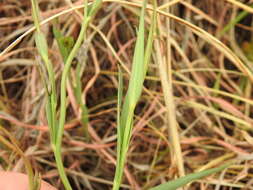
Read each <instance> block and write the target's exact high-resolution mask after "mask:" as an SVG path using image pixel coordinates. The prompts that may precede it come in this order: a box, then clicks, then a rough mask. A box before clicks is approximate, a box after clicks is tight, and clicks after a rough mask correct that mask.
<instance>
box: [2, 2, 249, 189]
mask: <svg viewBox="0 0 253 190" xmlns="http://www.w3.org/2000/svg"><path fill="white" fill-rule="evenodd" d="M138 2H139V1H126V2H116V0H111V1H105V3H104V4H103V8H102V11H100V12H99V14H98V15H97V16H96V19H95V20H94V21H93V23H92V25H91V27H90V28H89V30H88V35H87V37H88V40H87V41H85V43H84V44H83V45H82V47H81V49H80V51H79V53H78V56H77V57H76V58H75V61H74V62H77V61H82V60H83V59H86V61H87V65H86V66H85V68H84V70H83V75H82V84H83V89H82V92H83V93H82V97H83V99H84V101H85V103H86V104H87V106H88V110H89V123H88V131H89V135H90V140H89V141H88V140H87V139H85V131H84V128H83V127H82V125H81V124H80V108H79V105H78V103H77V101H76V99H75V95H74V91H73V86H74V85H76V83H75V81H76V75H75V70H76V65H75V63H73V66H72V67H71V70H70V80H69V82H68V84H67V93H68V103H67V123H66V125H65V128H66V130H65V133H64V138H63V147H62V151H63V157H64V165H65V167H66V169H67V173H68V174H69V178H70V182H71V184H72V186H73V189H75V190H79V189H90V190H96V189H97V190H102V189H111V187H112V183H113V177H114V171H115V164H116V117H117V113H116V110H117V97H116V96H117V87H118V81H117V80H118V79H117V78H118V76H117V75H118V69H117V63H118V62H120V63H121V64H124V71H123V75H124V79H125V80H124V81H125V83H127V81H128V79H129V70H130V67H131V62H132V56H133V47H134V43H135V39H136V27H137V26H138V17H137V16H136V14H138V13H139V9H138V7H139V6H140V4H139V3H138ZM158 2H159V6H160V7H159V8H158V13H159V20H158V32H157V39H156V41H155V43H156V44H155V46H154V50H153V57H152V61H151V63H150V67H149V69H148V77H146V81H145V84H144V85H145V88H144V93H143V94H142V97H141V100H140V102H139V104H138V106H137V109H136V111H135V123H134V129H133V138H132V139H131V144H130V148H129V152H128V162H127V167H126V168H125V170H124V174H125V179H124V185H123V187H125V188H126V189H130V188H131V189H148V188H150V187H153V186H155V185H157V184H160V183H162V182H164V181H167V180H171V179H174V178H175V177H177V176H180V175H183V173H184V171H185V173H186V174H188V173H192V172H195V171H202V170H204V169H208V168H212V167H215V166H217V165H221V164H223V163H226V162H228V161H230V160H235V161H236V164H234V165H232V166H231V167H229V168H228V169H226V170H224V171H223V172H222V173H219V174H215V175H212V176H209V177H208V178H205V179H202V180H199V181H197V182H194V183H192V184H190V185H189V186H188V187H187V188H188V189H189V190H190V189H193V190H195V189H201V190H209V189H210V190H228V189H233V190H236V189H243V188H244V189H245V190H246V189H252V186H253V181H252V177H253V168H252V159H253V137H252V135H253V126H252V125H253V120H252V114H253V110H252V105H253V101H252V82H253V74H252V71H253V69H252V59H250V56H249V55H248V54H247V55H246V53H245V51H246V52H252V53H253V49H249V48H250V46H247V47H246V48H248V49H246V50H245V46H242V44H244V43H245V42H250V43H252V41H251V40H252V39H251V38H252V31H251V30H249V29H250V27H252V12H253V9H252V8H250V7H249V6H247V5H249V3H246V1H245V2H243V1H240V2H241V3H240V2H239V1H235V0H233V1H232V0H227V1H225V0H224V1H222V0H220V1H215V0H202V1H200V0H198V1H197V0H196V1H194V0H185V1H182V0H181V1H180V0H175V1H173V0H172V1H166V0H164V1H162V0H160V1H158ZM81 3H82V1H76V2H73V4H70V3H69V1H67V0H65V1H64V0H55V1H45V0H41V1H40V8H41V11H42V17H43V18H42V19H43V20H44V25H43V27H42V30H43V32H44V34H45V35H46V36H47V40H48V46H49V55H50V58H51V60H52V61H53V65H54V70H55V76H56V81H57V88H59V84H60V78H59V77H60V75H61V70H62V67H63V62H62V59H61V56H60V53H59V50H58V48H57V44H56V40H55V39H54V38H53V34H52V24H53V19H52V18H57V25H58V27H59V28H60V29H61V31H62V32H63V33H64V34H66V35H68V36H73V37H74V38H75V39H76V38H77V36H78V33H79V30H80V22H81V18H80V15H81V12H79V9H77V8H80V7H81ZM0 5H1V6H0V15H1V18H0V51H1V53H0V109H1V113H0V119H1V120H0V122H1V123H0V126H3V127H4V128H5V129H7V130H8V131H9V132H10V134H11V135H12V138H13V139H15V141H16V142H17V144H18V146H19V147H20V149H21V150H23V152H24V155H26V156H27V157H28V158H29V159H30V161H31V163H32V166H33V168H34V170H36V171H37V172H40V173H41V175H42V178H43V179H45V180H47V181H48V182H49V183H51V184H53V185H54V186H55V187H58V188H59V189H63V186H62V184H61V183H60V181H59V176H58V173H57V170H56V165H55V161H54V157H53V153H52V150H51V148H50V143H49V134H48V127H47V122H46V116H45V102H46V97H45V89H44V86H43V81H42V80H41V78H40V75H39V71H38V67H37V66H38V64H41V58H40V57H39V56H38V52H37V51H36V49H35V48H34V33H33V32H32V31H33V30H34V29H33V28H32V23H33V22H32V18H31V5H30V1H29V0H22V1H18V0H16V1H15V0H5V1H3V2H0ZM76 6H77V7H76ZM168 6H171V7H170V8H169V9H170V10H169V11H170V12H169V13H168V12H167V11H168V10H167V9H168ZM148 9H149V10H151V9H152V8H151V6H148ZM242 9H245V10H247V11H249V12H250V14H249V15H248V16H247V17H246V18H245V19H243V20H242V21H241V23H239V24H238V25H236V26H235V27H234V28H231V30H230V31H229V32H228V33H226V34H224V35H223V36H222V37H220V32H221V30H222V29H223V27H224V26H225V25H226V24H227V23H229V21H231V20H233V19H235V17H236V15H237V14H238V12H239V11H241V10H242ZM166 12H167V13H166ZM150 17H151V11H150V12H149V14H148V15H147V17H146V23H147V28H148V24H149V23H150V22H151V20H150ZM166 18H170V20H169V22H168V20H167V21H166ZM168 29H170V31H171V32H170V33H168ZM27 31H28V32H27ZM167 42H169V45H168V43H167ZM169 47H171V52H168V51H167V50H168V48H169ZM242 47H244V48H242ZM86 53H87V58H85V55H86ZM169 55H171V56H169ZM170 62H171V65H170V64H168V63H170ZM165 63H167V64H168V65H165V67H168V70H165V71H164V72H165V74H169V76H170V74H171V76H172V78H170V77H169V78H168V79H169V80H168V81H166V77H165V78H163V77H164V75H163V74H162V73H161V71H162V70H161V68H160V72H159V65H160V66H161V65H163V64H165ZM160 78H161V80H165V81H164V83H162V82H161V80H160ZM170 79H172V80H170ZM166 86H169V87H171V88H172V89H173V94H170V93H171V91H170V88H169V89H166ZM125 90H126V89H125ZM58 95H59V94H58ZM173 95H174V97H173V99H172V97H171V96H173ZM171 105H173V107H174V109H173V110H172V111H173V112H172V113H171V114H168V115H167V111H168V110H170V109H171V108H173V107H170V106H171ZM173 125H174V127H175V128H174V131H175V129H177V130H178V137H176V138H177V139H176V140H175V141H177V140H178V142H179V143H180V144H177V145H175V144H176V143H174V144H173V141H171V138H170V136H171V135H175V134H172V131H173V130H168V127H171V126H173ZM1 135H2V136H4V137H5V138H6V139H7V140H9V141H10V142H12V141H11V140H10V137H9V136H6V134H5V133H1ZM173 137H175V136H173ZM175 146H177V148H178V149H179V150H178V151H179V152H180V151H181V152H182V161H181V163H180V162H177V161H180V153H178V154H179V157H177V159H175V158H174V156H173V152H172V151H171V150H173V149H174V148H175ZM180 146H181V147H180ZM0 158H1V159H0V167H1V168H0V169H2V170H12V171H20V172H24V162H23V160H22V158H21V157H20V155H18V154H16V153H15V152H14V151H13V150H10V149H9V148H8V147H6V146H2V145H1V150H0ZM182 162H183V163H182ZM182 167H183V168H182Z"/></svg>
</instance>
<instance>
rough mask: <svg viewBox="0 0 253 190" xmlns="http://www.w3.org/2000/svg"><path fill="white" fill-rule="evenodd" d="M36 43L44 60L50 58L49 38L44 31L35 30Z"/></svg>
mask: <svg viewBox="0 0 253 190" xmlns="http://www.w3.org/2000/svg"><path fill="white" fill-rule="evenodd" d="M35 43H36V46H37V49H38V51H39V53H40V55H41V57H42V59H43V60H48V47H47V40H46V38H45V36H44V34H43V33H42V32H38V31H36V32H35Z"/></svg>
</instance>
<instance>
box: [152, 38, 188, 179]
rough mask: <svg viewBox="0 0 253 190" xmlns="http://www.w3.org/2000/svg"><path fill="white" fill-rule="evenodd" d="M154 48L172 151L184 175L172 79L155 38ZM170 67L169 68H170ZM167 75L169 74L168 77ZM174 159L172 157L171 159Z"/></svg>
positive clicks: (179, 169) (180, 172)
mask: <svg viewBox="0 0 253 190" xmlns="http://www.w3.org/2000/svg"><path fill="white" fill-rule="evenodd" d="M155 49H156V53H157V55H156V58H157V62H158V66H159V72H160V76H161V83H162V89H163V94H164V101H165V105H166V108H167V120H168V122H169V123H168V125H169V126H168V129H169V133H170V138H171V143H172V148H173V153H174V154H175V159H176V161H177V167H178V171H179V175H180V176H184V165H183V156H182V151H181V146H180V141H179V134H178V130H177V121H176V114H175V105H174V100H173V99H174V98H173V94H172V92H173V90H172V81H171V80H170V79H171V73H170V75H169V73H168V72H167V71H168V69H167V66H166V60H165V57H164V56H163V55H162V54H161V51H162V50H161V48H160V43H159V40H157V39H156V40H155ZM170 69H171V68H169V70H170ZM168 76H170V77H169V78H170V79H169V78H168ZM173 160H174V159H173Z"/></svg>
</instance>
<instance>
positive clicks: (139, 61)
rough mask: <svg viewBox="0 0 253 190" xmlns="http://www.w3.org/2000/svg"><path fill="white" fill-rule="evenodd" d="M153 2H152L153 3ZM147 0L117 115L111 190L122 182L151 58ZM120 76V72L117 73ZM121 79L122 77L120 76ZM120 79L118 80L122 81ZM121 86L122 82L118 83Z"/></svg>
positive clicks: (152, 26)
mask: <svg viewBox="0 0 253 190" xmlns="http://www.w3.org/2000/svg"><path fill="white" fill-rule="evenodd" d="M154 2H155V1H153V3H154ZM146 6H147V0H145V1H143V4H142V9H141V14H140V19H139V20H140V22H139V28H138V33H137V40H136V44H135V50H134V57H133V64H132V71H131V76H130V81H129V86H128V90H127V93H126V97H125V101H124V103H123V106H122V110H121V112H120V113H118V130H117V165H116V172H115V177H114V183H113V190H118V189H119V187H120V184H121V181H122V176H123V169H124V165H125V161H126V157H127V151H128V147H129V143H130V139H131V132H132V128H133V116H134V110H135V107H136V104H137V102H138V99H139V98H140V96H141V93H142V87H143V82H144V79H145V76H146V72H147V68H148V62H149V60H150V56H151V49H152V42H153V38H154V31H155V19H156V16H155V12H154V13H153V19H152V23H151V26H150V31H149V37H148V41H147V46H146V49H145V45H144V36H145V26H144V24H145V23H144V18H145V9H146ZM119 72H120V74H119V75H122V74H121V71H119ZM121 77H122V76H121ZM121 77H120V78H119V80H122V79H121ZM119 83H120V84H121V85H122V82H119ZM118 96H119V97H118V104H121V102H122V87H120V89H119V92H118ZM118 111H120V105H118Z"/></svg>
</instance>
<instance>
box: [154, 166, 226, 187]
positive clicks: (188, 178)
mask: <svg viewBox="0 0 253 190" xmlns="http://www.w3.org/2000/svg"><path fill="white" fill-rule="evenodd" d="M229 165H230V164H225V165H223V166H220V167H217V168H213V169H209V170H204V171H201V172H198V173H193V174H189V175H187V176H184V177H181V178H178V179H176V180H173V181H170V182H167V183H164V184H161V185H158V186H156V187H154V188H151V189H150V190H177V188H180V187H183V186H184V185H186V184H187V183H190V182H192V181H194V180H198V179H200V178H203V177H206V176H208V175H211V174H213V173H217V172H220V171H222V170H224V169H225V168H227V167H228V166H229Z"/></svg>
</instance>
